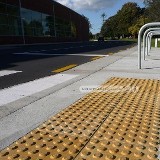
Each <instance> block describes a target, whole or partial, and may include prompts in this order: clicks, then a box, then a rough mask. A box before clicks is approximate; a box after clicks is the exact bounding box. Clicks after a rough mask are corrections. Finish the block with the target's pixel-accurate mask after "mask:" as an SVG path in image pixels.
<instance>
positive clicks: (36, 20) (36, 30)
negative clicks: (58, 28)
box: [21, 8, 55, 37]
mask: <svg viewBox="0 0 160 160" xmlns="http://www.w3.org/2000/svg"><path fill="white" fill-rule="evenodd" d="M21 13H22V20H23V26H24V32H25V35H27V36H36V37H39V36H55V33H54V17H53V16H50V15H47V14H43V13H40V12H36V11H32V10H29V9H25V8H22V11H21Z"/></svg>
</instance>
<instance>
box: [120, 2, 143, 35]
mask: <svg viewBox="0 0 160 160" xmlns="http://www.w3.org/2000/svg"><path fill="white" fill-rule="evenodd" d="M140 13H141V8H140V7H139V6H138V5H137V3H132V2H128V3H126V4H124V5H123V7H122V9H121V10H120V11H118V13H117V18H118V32H119V34H120V35H123V36H129V34H130V33H129V31H128V28H129V27H130V26H132V25H133V24H134V23H136V21H137V19H138V18H139V16H140Z"/></svg>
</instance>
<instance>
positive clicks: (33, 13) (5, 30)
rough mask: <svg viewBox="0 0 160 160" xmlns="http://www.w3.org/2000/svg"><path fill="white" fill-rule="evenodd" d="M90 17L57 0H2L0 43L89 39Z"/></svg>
mask: <svg viewBox="0 0 160 160" xmlns="http://www.w3.org/2000/svg"><path fill="white" fill-rule="evenodd" d="M88 36H89V26H88V22H87V21H86V19H85V18H84V17H83V16H81V15H79V14H78V13H76V12H74V11H72V10H71V9H69V8H67V7H65V6H63V5H61V4H59V3H57V2H55V1H53V0H38V1H37V0H0V45H2V44H34V43H52V42H70V41H88V39H89V37H88Z"/></svg>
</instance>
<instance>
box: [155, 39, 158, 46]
mask: <svg viewBox="0 0 160 160" xmlns="http://www.w3.org/2000/svg"><path fill="white" fill-rule="evenodd" d="M157 47H158V38H155V48H157Z"/></svg>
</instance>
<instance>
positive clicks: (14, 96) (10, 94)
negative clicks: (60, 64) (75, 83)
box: [0, 74, 78, 106]
mask: <svg viewBox="0 0 160 160" xmlns="http://www.w3.org/2000/svg"><path fill="white" fill-rule="evenodd" d="M77 76H78V75H72V74H57V75H53V76H49V77H44V78H40V79H37V80H34V81H30V82H27V83H23V84H19V85H17V86H13V87H11V88H6V89H3V90H0V106H2V105H5V104H8V103H10V102H13V101H16V100H18V99H20V98H24V97H26V96H30V95H32V94H35V93H37V92H40V91H43V90H45V89H48V88H50V87H54V86H56V85H58V84H61V83H63V82H66V81H68V80H71V79H73V78H75V77H77Z"/></svg>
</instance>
